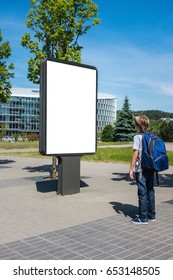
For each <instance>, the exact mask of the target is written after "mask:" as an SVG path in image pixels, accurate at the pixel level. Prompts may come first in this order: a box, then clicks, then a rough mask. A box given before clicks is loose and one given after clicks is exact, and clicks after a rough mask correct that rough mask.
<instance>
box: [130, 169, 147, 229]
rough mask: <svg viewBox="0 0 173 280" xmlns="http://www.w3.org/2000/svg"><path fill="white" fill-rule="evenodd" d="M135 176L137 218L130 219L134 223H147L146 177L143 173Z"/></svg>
mask: <svg viewBox="0 0 173 280" xmlns="http://www.w3.org/2000/svg"><path fill="white" fill-rule="evenodd" d="M139 175H140V174H137V176H136V182H137V186H138V201H139V218H135V219H132V220H131V222H132V223H134V224H148V204H147V187H146V178H145V176H144V174H142V176H139Z"/></svg>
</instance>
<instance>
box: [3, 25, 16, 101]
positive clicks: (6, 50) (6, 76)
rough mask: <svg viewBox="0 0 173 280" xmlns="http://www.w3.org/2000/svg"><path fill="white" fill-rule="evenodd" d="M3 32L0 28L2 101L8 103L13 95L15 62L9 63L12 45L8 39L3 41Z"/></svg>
mask: <svg viewBox="0 0 173 280" xmlns="http://www.w3.org/2000/svg"><path fill="white" fill-rule="evenodd" d="M2 40H3V37H2V32H1V29H0V102H2V103H6V102H7V101H8V99H9V98H10V95H11V91H10V90H11V88H12V84H11V82H10V79H11V78H14V73H13V72H12V70H14V64H13V63H9V64H8V63H7V61H8V59H9V57H10V56H11V47H10V43H9V42H8V41H6V42H2Z"/></svg>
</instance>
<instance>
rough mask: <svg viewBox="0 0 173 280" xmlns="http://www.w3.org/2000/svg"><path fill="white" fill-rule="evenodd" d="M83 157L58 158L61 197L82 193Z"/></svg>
mask: <svg viewBox="0 0 173 280" xmlns="http://www.w3.org/2000/svg"><path fill="white" fill-rule="evenodd" d="M80 158H81V156H69V157H68V156H67V157H66V156H65V157H63V156H62V157H58V193H59V194H61V195H68V194H75V193H79V192H80Z"/></svg>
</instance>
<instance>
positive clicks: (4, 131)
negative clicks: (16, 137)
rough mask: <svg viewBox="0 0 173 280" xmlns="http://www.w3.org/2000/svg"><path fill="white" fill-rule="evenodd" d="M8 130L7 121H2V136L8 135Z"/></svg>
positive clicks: (0, 125) (0, 127) (0, 126)
mask: <svg viewBox="0 0 173 280" xmlns="http://www.w3.org/2000/svg"><path fill="white" fill-rule="evenodd" d="M7 130H8V127H7V124H6V123H1V124H0V131H1V137H2V138H3V137H4V136H6V135H7Z"/></svg>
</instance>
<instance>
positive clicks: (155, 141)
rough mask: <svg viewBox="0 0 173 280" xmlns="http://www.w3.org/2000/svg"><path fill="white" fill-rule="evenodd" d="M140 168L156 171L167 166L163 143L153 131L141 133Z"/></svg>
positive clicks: (162, 169)
mask: <svg viewBox="0 0 173 280" xmlns="http://www.w3.org/2000/svg"><path fill="white" fill-rule="evenodd" d="M141 168H142V170H151V171H156V173H157V172H159V171H164V170H166V169H168V168H169V164H168V156H167V154H166V148H165V143H164V141H163V140H162V139H161V138H159V137H158V136H157V135H156V134H154V133H148V132H145V133H144V134H143V137H142V156H141Z"/></svg>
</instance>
